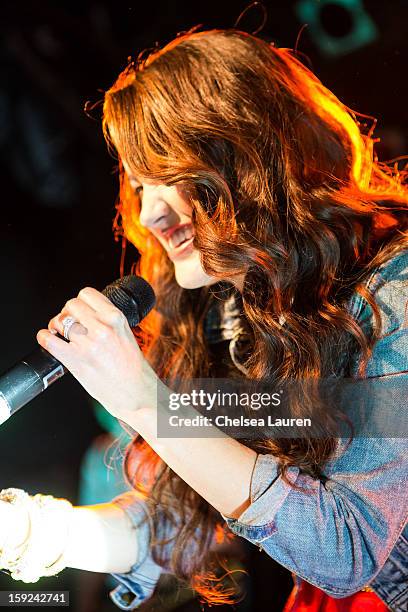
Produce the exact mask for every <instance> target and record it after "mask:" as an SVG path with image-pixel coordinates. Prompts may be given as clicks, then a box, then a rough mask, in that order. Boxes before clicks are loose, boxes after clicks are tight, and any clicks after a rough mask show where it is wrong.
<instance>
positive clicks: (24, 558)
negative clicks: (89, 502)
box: [0, 489, 73, 582]
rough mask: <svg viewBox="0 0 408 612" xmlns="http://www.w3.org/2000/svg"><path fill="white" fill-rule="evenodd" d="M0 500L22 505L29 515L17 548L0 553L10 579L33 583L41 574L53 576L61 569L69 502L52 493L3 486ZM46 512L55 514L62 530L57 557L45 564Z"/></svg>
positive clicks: (1, 565) (67, 528) (69, 507)
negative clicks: (62, 535) (26, 530)
mask: <svg viewBox="0 0 408 612" xmlns="http://www.w3.org/2000/svg"><path fill="white" fill-rule="evenodd" d="M0 499H2V500H5V501H9V502H10V503H13V504H19V505H24V506H25V507H26V508H27V510H28V513H29V517H30V532H29V535H28V537H27V539H26V540H25V542H23V543H22V544H21V545H20V546H19V547H18V548H17V549H16V548H14V549H13V550H8V549H3V550H2V551H1V553H0V567H3V568H4V569H8V570H9V571H10V574H11V577H12V578H13V579H14V580H22V581H23V582H37V581H38V580H39V579H40V578H41V576H54V575H55V574H58V573H59V572H60V571H62V570H63V569H64V567H66V566H65V564H64V551H65V549H66V546H67V544H68V535H69V534H68V531H69V514H70V513H71V512H72V510H73V508H72V504H71V502H69V501H68V500H67V499H57V498H55V497H53V496H52V495H42V494H41V493H37V494H36V495H34V496H33V497H32V496H30V495H28V494H27V493H26V492H25V491H23V490H22V489H4V490H3V491H1V492H0ZM48 512H52V513H53V514H55V513H58V514H59V517H60V518H59V520H60V521H61V524H62V526H63V529H64V530H65V538H64V545H63V548H62V551H61V554H60V555H59V556H58V557H57V559H56V560H55V561H54V562H53V563H51V565H46V563H47V561H48V560H49V559H47V550H44V542H45V541H46V535H45V534H46V533H47V528H48V523H47V520H46V519H47V515H48Z"/></svg>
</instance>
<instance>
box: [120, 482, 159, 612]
mask: <svg viewBox="0 0 408 612" xmlns="http://www.w3.org/2000/svg"><path fill="white" fill-rule="evenodd" d="M112 503H114V504H117V505H119V506H120V507H121V508H123V510H124V511H125V512H126V514H127V515H128V516H129V518H130V520H131V521H132V524H133V525H134V528H135V548H136V550H137V559H136V561H135V563H134V564H133V565H132V568H131V570H130V571H129V572H127V573H123V574H115V573H112V574H111V575H112V576H113V577H114V578H115V579H116V580H118V581H119V584H118V586H117V587H116V588H115V589H114V590H113V591H111V592H110V597H111V599H112V601H113V602H114V603H115V604H116V605H117V606H118V608H120V609H121V610H134V609H135V608H138V607H139V606H140V604H141V603H142V602H143V601H144V600H145V599H148V598H149V597H150V596H151V594H152V593H153V591H154V588H155V586H156V584H157V581H158V579H159V577H160V574H161V573H162V571H163V570H162V568H161V567H160V566H159V565H157V564H156V563H155V562H154V561H153V559H152V555H151V553H150V526H149V521H148V520H147V521H145V520H144V519H145V518H146V515H147V516H148V512H147V509H146V506H145V503H144V500H143V497H142V496H141V495H140V494H139V493H137V492H136V491H128V492H126V493H123V494H121V495H118V496H117V497H115V498H114V499H113V500H112Z"/></svg>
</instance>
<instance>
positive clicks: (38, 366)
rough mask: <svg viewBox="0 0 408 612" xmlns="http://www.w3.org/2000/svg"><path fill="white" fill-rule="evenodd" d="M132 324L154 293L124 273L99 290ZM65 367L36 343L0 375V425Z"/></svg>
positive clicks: (147, 309)
mask: <svg viewBox="0 0 408 612" xmlns="http://www.w3.org/2000/svg"><path fill="white" fill-rule="evenodd" d="M102 293H103V294H104V295H105V296H106V297H107V298H108V299H109V300H110V301H111V302H112V304H114V306H116V307H117V308H119V310H121V311H122V312H123V314H124V315H125V317H126V319H127V321H128V323H129V325H130V327H135V326H136V325H138V323H140V321H141V320H142V319H143V318H144V317H145V316H146V315H147V314H148V313H149V312H150V310H151V309H152V308H153V306H154V304H155V301H156V297H155V294H154V291H153V289H152V287H151V286H150V285H149V283H148V282H146V281H145V280H144V279H143V278H142V277H141V276H134V275H133V276H124V277H123V278H120V279H118V280H116V281H114V282H113V283H111V284H110V285H108V286H107V287H105V289H104V290H103V291H102ZM66 372H67V369H66V368H65V367H64V366H63V365H62V363H61V362H60V361H58V360H57V359H55V357H53V356H52V355H51V353H49V352H48V351H46V350H45V349H43V348H42V347H40V346H39V347H38V348H37V349H35V350H34V351H33V352H32V353H30V355H28V356H27V357H25V358H24V359H22V360H21V361H20V362H19V363H17V364H16V365H15V366H14V367H12V368H11V369H10V370H8V371H7V372H6V373H5V374H3V376H1V377H0V425H2V424H3V423H4V422H5V421H7V419H9V418H10V417H11V415H12V414H14V413H15V412H17V410H19V409H20V408H22V407H23V406H25V405H26V404H27V403H28V402H30V401H31V400H32V399H34V397H36V396H37V395H39V394H40V393H42V392H43V391H45V389H48V387H49V386H50V385H52V383H54V382H55V381H56V380H58V379H59V378H61V376H63V375H64V374H65V373H66Z"/></svg>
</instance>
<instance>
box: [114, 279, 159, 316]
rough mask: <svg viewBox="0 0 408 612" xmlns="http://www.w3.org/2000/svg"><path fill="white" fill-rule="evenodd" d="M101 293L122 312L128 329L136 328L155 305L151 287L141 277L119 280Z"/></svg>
mask: <svg viewBox="0 0 408 612" xmlns="http://www.w3.org/2000/svg"><path fill="white" fill-rule="evenodd" d="M102 293H103V295H105V296H106V297H107V298H108V300H110V301H111V302H112V304H113V305H114V306H116V308H119V310H121V311H122V312H123V314H124V315H125V317H126V319H127V321H128V323H129V325H130V327H136V325H138V324H139V323H140V321H141V320H142V319H144V317H145V316H146V315H147V314H148V313H149V312H150V311H151V309H152V308H153V306H154V305H155V303H156V296H155V294H154V291H153V289H152V287H151V286H150V285H149V283H148V282H147V281H145V279H144V278H142V277H141V276H135V275H129V276H124V277H123V278H119V279H118V280H116V281H114V282H113V283H111V284H110V285H108V286H107V287H105V289H104V290H103V291H102Z"/></svg>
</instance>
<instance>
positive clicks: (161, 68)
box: [3, 30, 408, 610]
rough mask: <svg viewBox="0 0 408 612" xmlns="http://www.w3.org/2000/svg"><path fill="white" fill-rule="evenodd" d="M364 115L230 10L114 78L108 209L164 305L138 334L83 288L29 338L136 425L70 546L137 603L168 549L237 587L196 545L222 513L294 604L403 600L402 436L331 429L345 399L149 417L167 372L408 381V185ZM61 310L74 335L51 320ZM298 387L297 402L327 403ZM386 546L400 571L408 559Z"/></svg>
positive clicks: (279, 379)
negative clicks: (246, 424)
mask: <svg viewBox="0 0 408 612" xmlns="http://www.w3.org/2000/svg"><path fill="white" fill-rule="evenodd" d="M363 128H364V126H362V125H361V124H359V123H358V121H357V119H356V117H355V116H354V115H353V114H352V113H350V112H349V111H348V109H347V108H346V107H345V106H344V105H343V104H341V103H340V102H339V101H338V100H337V98H336V97H335V96H334V95H333V94H332V93H330V92H329V91H328V90H327V89H326V88H325V87H324V86H323V85H322V84H321V83H320V82H319V81H318V79H317V78H316V77H315V76H314V75H313V74H312V73H311V72H310V71H309V70H308V69H307V68H305V67H304V66H303V65H302V64H301V63H300V62H299V60H298V59H297V58H296V57H295V55H294V54H292V53H291V52H290V51H289V50H287V49H277V48H275V47H274V46H273V45H270V44H268V43H266V42H264V41H262V40H261V39H259V38H256V37H254V36H250V35H248V34H245V33H242V32H239V31H236V30H226V31H222V30H212V31H205V32H189V33H187V34H185V35H182V36H179V37H178V38H177V39H175V40H174V41H172V42H171V43H169V44H168V45H167V46H166V47H165V48H164V49H162V50H160V51H156V52H154V53H152V54H151V55H150V56H149V57H148V58H147V59H142V58H140V59H139V60H138V62H136V63H132V64H131V65H130V66H129V67H128V68H127V69H126V70H125V71H124V72H123V73H122V74H121V75H120V76H119V78H118V80H117V82H116V83H115V85H114V86H113V87H112V88H111V89H110V90H109V91H108V92H107V93H106V96H105V104H104V130H105V134H106V137H107V139H108V142H109V144H110V145H111V147H112V148H113V149H115V150H116V151H117V153H118V156H119V161H120V170H121V198H120V205H119V215H120V218H121V220H122V223H121V224H120V223H119V222H118V223H117V225H116V227H117V230H118V231H119V232H122V233H123V234H124V236H125V237H126V238H127V239H128V240H130V241H131V242H132V243H133V244H135V245H136V247H137V248H138V249H139V251H140V253H141V259H140V262H139V265H138V272H139V273H140V274H141V275H142V276H143V277H144V278H146V279H147V280H148V281H149V282H150V283H151V284H152V286H153V287H154V289H155V292H156V295H157V307H156V309H155V311H154V312H152V313H151V314H150V315H149V316H148V317H147V318H146V320H145V321H143V323H142V325H141V329H139V330H138V334H137V335H138V337H139V339H142V340H143V352H142V350H141V349H140V348H139V346H138V344H137V343H136V341H135V338H134V336H133V334H132V332H131V330H130V329H129V327H128V325H127V323H126V321H125V319H124V317H123V315H121V313H120V312H119V311H118V310H117V309H116V308H114V307H113V306H112V304H111V303H110V302H108V300H107V299H106V298H105V297H104V296H103V295H102V294H100V293H99V292H98V291H96V290H95V289H92V288H86V289H83V290H82V291H80V293H79V294H78V297H77V298H75V299H73V300H70V301H69V302H67V304H66V305H65V307H64V308H63V309H62V311H61V313H59V314H58V315H57V316H56V317H54V318H53V319H52V320H51V321H50V323H49V329H48V330H41V331H40V332H39V333H38V342H39V343H40V344H41V346H43V347H44V348H46V349H47V350H48V351H50V352H51V353H52V354H53V355H54V356H55V357H56V358H57V359H59V360H60V361H61V362H63V363H64V364H65V365H66V367H67V368H68V369H69V370H70V371H71V372H72V373H73V374H74V376H76V377H77V379H78V380H79V381H80V382H81V384H82V385H83V386H84V387H85V389H86V390H87V391H88V392H89V393H90V394H91V395H92V396H93V397H94V398H96V399H97V400H98V401H99V402H100V403H102V404H103V405H104V406H105V408H106V409H107V410H109V411H110V412H111V414H113V415H114V416H116V417H117V418H118V419H120V420H121V421H122V422H123V423H125V424H126V425H128V426H130V427H131V428H132V429H133V430H134V431H135V432H137V434H136V436H135V438H134V440H133V443H132V445H131V446H130V448H129V451H128V456H127V461H126V463H125V467H126V470H127V476H128V479H129V481H130V482H131V483H132V485H133V486H134V488H135V492H131V493H127V494H124V495H123V496H120V497H119V498H116V499H115V500H114V501H113V503H112V504H107V505H101V506H97V507H91V508H76V509H75V511H74V512H71V514H70V515H69V516H70V517H71V518H69V519H67V520H68V521H69V533H70V537H69V539H68V540H69V542H68V543H65V545H66V548H65V552H64V554H63V556H62V561H61V562H63V564H65V565H70V566H72V567H81V568H84V569H92V570H94V571H106V572H111V573H113V575H114V576H116V577H117V578H118V580H119V582H120V584H119V586H118V588H117V589H116V590H115V591H114V592H113V593H112V598H113V599H114V601H115V603H116V604H117V605H118V606H119V607H121V608H123V609H128V608H134V607H137V606H138V605H139V603H140V602H141V601H142V600H143V599H144V598H146V597H148V596H149V595H150V593H151V592H152V590H153V588H154V585H155V581H156V580H157V578H158V576H159V574H160V572H161V571H162V570H163V569H165V570H167V571H171V572H173V573H175V574H176V575H177V576H179V577H181V578H183V579H186V580H188V581H190V583H191V584H192V585H193V586H194V588H196V589H197V590H198V591H199V592H200V593H201V594H202V596H203V598H204V599H206V600H208V601H210V602H218V603H220V602H223V601H226V600H228V596H229V595H230V593H228V592H227V593H226V592H222V590H221V589H220V587H219V586H217V584H218V583H217V582H216V581H212V580H211V575H210V574H209V571H210V569H211V566H210V565H209V562H208V560H209V558H210V555H209V552H210V550H211V549H213V548H214V547H215V541H216V539H217V538H216V535H217V534H218V533H219V531H220V529H221V530H224V531H225V532H227V531H228V528H229V529H230V530H231V531H232V532H234V533H235V534H238V535H240V536H242V537H244V538H246V539H248V540H249V541H251V542H253V543H255V544H257V545H259V546H260V548H263V549H264V550H265V551H266V553H267V554H269V555H271V556H272V557H273V558H274V559H276V560H277V561H278V562H279V563H281V564H282V565H284V566H285V567H287V568H288V569H290V570H291V571H292V572H293V574H294V577H295V583H296V586H295V591H294V594H293V596H292V600H291V602H289V603H288V609H289V608H290V609H291V610H300V609H314V608H313V606H315V605H316V606H320V608H319V609H322V610H323V609H325V610H329V609H336V610H340V609H354V608H352V607H351V606H352V605H354V604H353V601H354V602H357V604H356V605H360V604H361V598H362V597H363V598H364V602H365V604H364V605H366V607H365V608H364V609H369V608H368V607H367V606H368V605H371V606H372V609H386V606H385V603H386V604H387V605H388V606H389V607H390V609H394V610H402V609H403V608H402V606H403V605H404V604H403V603H399V600H400V601H401V602H402V599H403V598H404V597H405V598H406V597H407V587H406V584H405V587H404V586H403V585H404V582H403V581H402V582H401V579H400V577H399V576H397V575H396V573H395V572H394V573H392V569H391V568H390V564H392V563H393V562H394V560H395V558H396V556H397V555H398V554H399V551H400V548H399V547H401V546H403V545H405V546H406V538H407V529H405V531H404V532H403V530H404V526H405V525H406V521H407V505H408V504H407V501H408V487H407V486H406V484H407V445H406V442H405V440H404V438H403V437H401V438H398V437H397V436H396V435H395V436H393V437H391V436H390V437H383V438H382V439H376V438H370V437H365V438H363V437H354V438H353V439H352V440H351V441H350V440H348V441H347V443H346V444H344V439H343V438H339V437H338V436H337V437H336V435H335V430H334V429H333V423H334V421H335V419H334V417H335V413H336V410H337V407H336V406H333V407H327V408H326V412H325V413H324V417H325V419H324V420H323V426H324V428H325V429H324V431H325V432H326V435H325V436H324V437H321V436H320V437H312V436H309V437H305V436H303V437H296V438H295V437H292V438H288V437H282V438H273V439H259V440H253V439H251V440H236V439H234V438H233V437H230V436H228V435H224V436H218V437H205V438H204V437H203V438H197V437H191V438H182V439H180V438H162V439H161V438H159V437H157V434H156V420H157V416H158V414H159V413H162V412H163V413H164V412H165V410H166V408H165V407H163V406H162V405H161V404H160V402H158V400H157V397H158V396H160V397H161V398H165V399H166V397H168V395H169V393H170V391H171V387H172V383H174V384H175V383H176V381H177V379H178V378H182V379H185V380H188V379H192V378H199V377H202V378H204V377H214V376H231V377H233V376H238V377H241V378H246V379H254V380H258V381H264V382H267V383H268V384H273V385H283V384H285V383H288V382H290V381H302V380H303V379H307V380H311V381H317V380H319V379H322V378H326V377H329V378H335V379H338V378H342V377H351V376H353V377H355V378H366V379H369V378H373V379H375V380H378V379H379V377H382V376H390V375H391V374H392V375H395V376H396V377H397V381H398V382H400V383H401V381H402V384H404V383H405V380H406V379H405V378H404V371H405V373H406V371H407V370H408V329H407V321H406V310H405V308H406V303H407V300H408V289H407V285H406V281H405V279H406V272H407V269H408V259H407V245H408V236H407V202H408V193H407V190H406V188H404V187H403V185H402V181H401V176H400V175H397V173H394V174H392V173H391V172H390V171H388V170H387V168H386V167H385V166H383V167H381V166H380V165H379V164H378V163H376V162H374V161H373V151H372V142H373V141H372V139H371V133H368V135H363V134H362V132H363V131H364V130H363ZM404 275H405V276H404ZM66 317H72V318H74V320H75V321H76V323H75V324H74V325H73V326H72V327H71V329H70V333H69V338H70V343H69V344H67V343H65V342H63V341H62V340H61V339H59V338H58V337H57V336H56V335H55V333H56V332H59V333H60V334H62V333H63V332H64V321H65V322H66ZM65 331H66V330H65ZM229 355H230V358H229ZM164 381H165V382H164ZM158 391H159V393H158ZM302 399H303V401H300V400H299V399H298V400H297V401H294V402H293V405H292V404H291V405H290V410H291V411H292V413H293V415H295V416H305V415H309V414H312V415H314V414H316V415H319V417H320V418H321V417H322V412H321V409H320V407H319V402H317V404H316V405H313V403H310V402H309V404H310V405H308V402H307V398H306V397H304V398H302ZM303 402H304V403H303ZM163 404H165V401H164V400H163ZM330 408H331V410H330ZM311 411H312V412H311ZM318 411H319V412H318ZM186 413H187V414H189V415H190V416H194V415H196V414H197V411H196V410H195V409H194V407H192V406H189V407H187V408H186ZM26 502H27V503H29V501H28V500H26ZM17 508H19V505H18V504H17V505H16V510H15V512H17ZM123 509H125V511H126V514H124V513H123ZM3 511H4V512H5V510H4V509H3ZM10 514H11V513H10V512H9V515H10ZM14 515H15V513H14ZM50 515H52V512H51V511H50ZM72 517H74V518H72ZM126 517H130V518H131V521H130V522H129V523H127V522H126V521H127V520H128V518H126ZM146 517H148V518H149V521H146ZM58 521H59V522H58ZM58 521H56V524H58V525H60V524H61V521H62V519H58ZM85 525H86V527H84V526H85ZM132 525H133V526H136V528H137V529H136V536H137V537H136V540H137V547H136V548H137V555H136V559H135V542H134V539H133V538H129V531H130V530H131V526H132ZM55 529H56V530H57V527H56V528H55ZM98 529H99V531H98ZM20 531H21V530H20ZM23 531H24V530H22V531H21V532H20V534H19V535H20V540H21V538H22V532H23ZM101 534H103V538H101V537H100V536H101ZM404 534H405V535H404ZM15 540H16V542H18V541H19V540H18V538H17V536H16V537H15ZM101 541H102V542H103V544H102V543H101ZM16 542H15V543H16ZM55 542H56V538H55V537H54V538H53V543H54V546H55V548H54V550H52V551H51V552H49V553H48V561H50V560H51V559H55V558H58V554H57V553H58V552H59V553H60V550H61V548H60V549H58V546H57V544H55ZM58 545H59V546H60V547H61V546H62V545H61V543H59V544H58ZM23 549H24V545H23ZM57 549H58V550H57ZM20 556H22V554H21V555H20ZM401 556H402V555H401ZM57 561H58V559H57ZM44 563H45V562H44ZM55 567H57V568H58V563H56V565H55ZM55 567H54V569H55ZM399 567H400V569H401V571H402V572H403V573H404V572H405V575H406V572H407V567H406V558H405V560H403V561H402V562H401V563H400V566H399ZM50 571H51V570H50ZM387 572H388V573H387ZM402 580H404V577H403V578H402ZM369 584H370V585H371V587H368V585H369ZM401 585H402V586H401ZM309 587H310V589H311V591H310V592H309V591H308V589H309ZM367 587H368V588H372V589H373V591H371V592H367V591H366V590H364V591H362V589H367ZM374 591H376V593H377V594H379V595H380V597H381V598H382V600H383V601H384V602H385V603H382V601H381V600H380V599H379V598H377V596H376V595H375V593H374ZM132 594H133V597H134V598H133V601H131V602H129V600H128V599H127V596H130V597H132ZM350 597H351V598H352V600H353V601H352V600H351V599H350ZM344 598H347V600H346V599H344ZM317 599H318V600H319V602H318V603H316V604H313V601H315V602H316V601H317ZM307 601H309V602H311V603H309V604H307V603H306V604H305V602H307ZM345 601H347V605H348V607H347V608H345V607H343V608H341V607H338V606H341V605H342V604H341V602H343V603H344V602H345ZM367 601H368V603H367ZM336 602H337V603H336ZM302 606H303V607H302ZM304 606H306V607H304ZM324 606H326V607H324ZM331 606H334V607H331ZM399 606H400V607H399ZM316 609H317V607H316Z"/></svg>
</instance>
